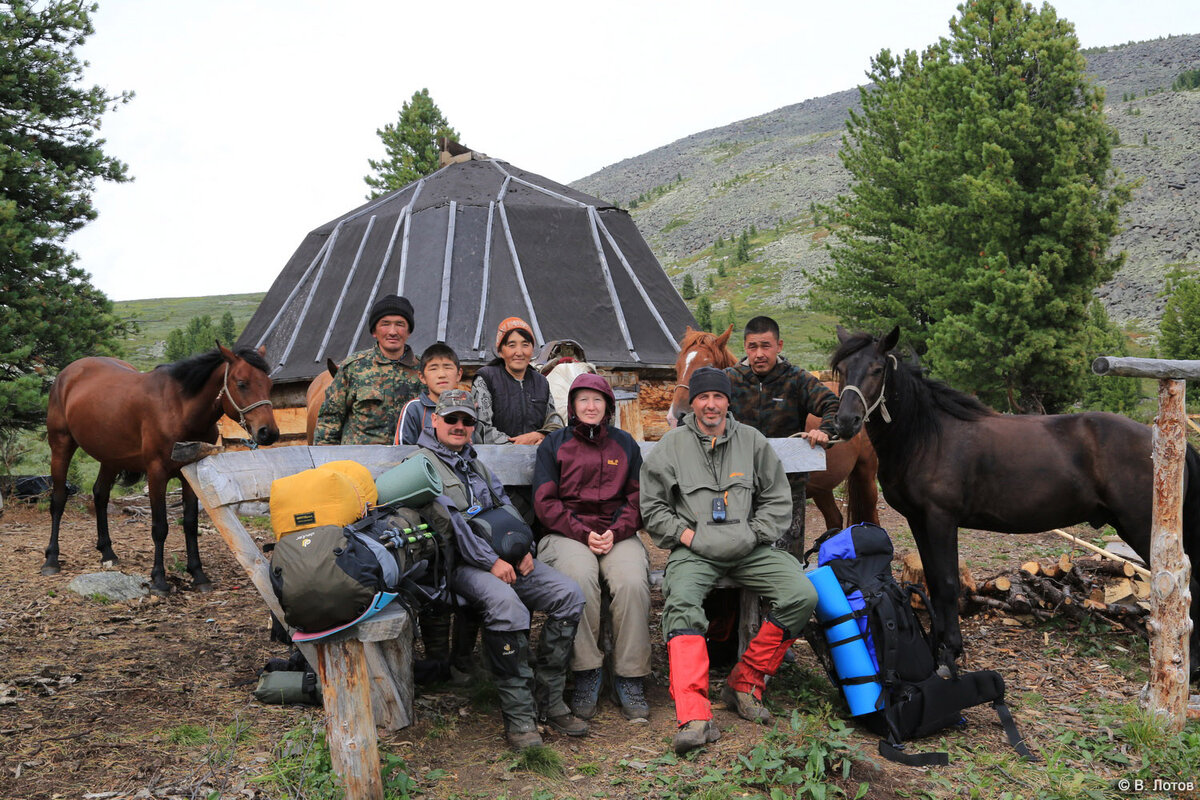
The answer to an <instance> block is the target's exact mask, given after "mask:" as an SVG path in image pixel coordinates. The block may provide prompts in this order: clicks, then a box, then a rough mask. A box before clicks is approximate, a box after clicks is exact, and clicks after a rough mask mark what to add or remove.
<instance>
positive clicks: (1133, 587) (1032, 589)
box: [963, 553, 1150, 638]
mask: <svg viewBox="0 0 1200 800" xmlns="http://www.w3.org/2000/svg"><path fill="white" fill-rule="evenodd" d="M1149 597H1150V585H1149V584H1148V583H1147V582H1146V581H1145V580H1144V579H1143V578H1142V576H1141V575H1139V574H1138V569H1137V567H1136V566H1134V565H1133V564H1131V563H1129V562H1127V561H1112V560H1107V559H1103V558H1078V559H1072V558H1071V557H1070V555H1069V554H1066V553H1064V554H1063V555H1062V556H1061V557H1059V559H1058V560H1057V561H1027V562H1025V563H1024V564H1022V565H1021V568H1020V569H1019V570H1017V571H1016V572H1013V573H1005V574H1001V575H997V576H996V577H995V578H992V579H991V580H987V581H984V582H983V583H982V584H980V586H979V587H978V591H975V592H971V591H969V590H968V591H965V592H964V594H963V601H964V606H965V609H964V610H965V612H966V613H970V611H972V610H983V609H990V610H992V611H995V612H999V613H1001V614H1005V615H1009V616H1011V617H1014V618H1017V619H1019V618H1021V617H1026V618H1028V617H1032V618H1035V619H1041V620H1044V619H1049V618H1051V617H1053V616H1055V615H1065V616H1066V617H1067V618H1068V619H1071V620H1073V621H1075V622H1083V621H1085V620H1088V619H1091V620H1093V621H1095V620H1103V621H1105V622H1108V623H1109V624H1111V625H1120V626H1123V627H1125V628H1128V629H1129V630H1131V631H1134V632H1135V633H1138V634H1141V635H1142V636H1145V637H1147V638H1148V636H1149V634H1148V632H1147V630H1146V620H1147V619H1148V617H1149V609H1150V606H1149V603H1148V599H1149Z"/></svg>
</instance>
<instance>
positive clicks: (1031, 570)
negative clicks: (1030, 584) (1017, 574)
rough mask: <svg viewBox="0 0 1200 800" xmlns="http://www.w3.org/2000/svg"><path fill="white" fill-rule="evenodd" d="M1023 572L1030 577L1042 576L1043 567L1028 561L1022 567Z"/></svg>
mask: <svg viewBox="0 0 1200 800" xmlns="http://www.w3.org/2000/svg"><path fill="white" fill-rule="evenodd" d="M1021 572H1024V573H1026V574H1029V575H1040V574H1041V572H1042V565H1041V564H1039V563H1038V562H1036V561H1026V562H1025V563H1024V564H1022V565H1021Z"/></svg>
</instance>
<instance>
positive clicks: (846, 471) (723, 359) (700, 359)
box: [667, 325, 879, 530]
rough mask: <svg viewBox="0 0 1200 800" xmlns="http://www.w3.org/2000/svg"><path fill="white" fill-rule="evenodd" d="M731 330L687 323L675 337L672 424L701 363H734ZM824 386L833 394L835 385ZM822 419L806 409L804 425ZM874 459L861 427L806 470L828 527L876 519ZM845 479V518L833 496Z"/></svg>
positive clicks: (683, 408) (811, 493)
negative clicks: (811, 469)
mask: <svg viewBox="0 0 1200 800" xmlns="http://www.w3.org/2000/svg"><path fill="white" fill-rule="evenodd" d="M732 334H733V326H732V325H730V326H729V327H728V328H727V329H726V330H725V332H724V333H722V334H720V335H717V334H713V333H708V332H706V331H697V330H692V327H691V326H690V325H689V326H688V328H687V331H685V332H684V334H683V339H682V340H681V341H680V342H679V357H678V358H677V359H676V360H675V390H674V392H673V393H672V396H671V408H670V411H668V412H667V423H668V424H669V425H671V427H674V426H675V425H676V423H677V422H678V421H679V418H680V417H682V416H683V415H684V414H685V413H687V412H688V411H689V410H690V408H689V406H688V402H687V398H688V389H687V387H688V381H690V380H691V377H692V373H693V372H695V371H696V370H697V369H699V368H700V367H717V368H719V369H724V368H725V367H732V366H734V365H735V364H737V356H735V355H734V354H733V351H732V350H730V349H729V337H730V336H731V335H732ZM825 385H826V386H829V388H830V389H832V390H833V391H834V392H835V393H837V391H838V388H837V386H836V385H831V384H828V383H827V384H825ZM820 424H821V420H820V419H819V418H818V417H815V416H813V415H812V414H809V415H808V419H807V420H806V421H805V425H804V429H805V430H806V431H811V430H814V429H815V428H817V427H818V426H819V425H820ZM877 463H878V462H877V460H876V458H875V450H874V449H873V448H872V447H871V442H870V440H869V439H868V438H867V436H866V434H865V433H862V432H860V433H858V434H855V435H854V436H852V437H850V438H849V439H846V440H843V441H839V442H838V443H836V444H834V445H833V447H831V448H829V449H828V450H826V451H825V469H823V470H821V471H820V472H810V473H809V475H808V490H807V491H808V496H809V497H811V498H812V499H813V503H814V504H815V505H816V507H817V509H818V510H820V512H821V516H822V517H823V518H824V520H825V528H826V530H828V529H830V528H837V529H838V530H841V529H842V527H843V524H854V523H858V522H872V523H874V524H876V525H878V524H879V510H878V508H876V505H877V503H878V502H879V490H878V489H877V488H876V486H875V469H876V465H877ZM843 481H844V482H846V493H847V503H846V514H847V516H848V518H849V522H846V518H845V517H843V516H842V510H841V508H840V507H839V506H838V503H837V500H836V499H835V498H834V496H833V490H834V489H835V488H837V487H838V486H839V485H840V484H841V483H842V482H843Z"/></svg>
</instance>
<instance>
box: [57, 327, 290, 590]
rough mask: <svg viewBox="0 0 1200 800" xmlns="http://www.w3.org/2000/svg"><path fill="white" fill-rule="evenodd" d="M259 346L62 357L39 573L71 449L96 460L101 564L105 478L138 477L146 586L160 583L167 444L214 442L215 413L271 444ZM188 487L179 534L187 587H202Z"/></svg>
mask: <svg viewBox="0 0 1200 800" xmlns="http://www.w3.org/2000/svg"><path fill="white" fill-rule="evenodd" d="M264 353H265V350H264V348H259V349H258V350H252V349H250V348H242V349H239V350H238V351H237V353H234V352H232V351H231V350H229V349H228V348H225V347H222V346H220V345H217V349H214V350H210V351H208V352H207V353H202V354H200V355H197V356H192V357H191V358H186V359H183V360H182V361H176V362H175V363H173V364H165V365H163V366H160V367H157V368H155V369H154V370H153V371H151V372H144V373H143V372H138V371H137V370H136V369H134V367H133V366H132V365H131V364H127V363H126V362H124V361H120V360H118V359H115V358H81V359H79V360H78V361H73V362H72V363H70V364H68V365H67V366H66V367H65V368H64V369H63V371H62V372H60V373H59V375H58V377H57V378H56V379H55V381H54V385H53V386H52V387H51V389H50V401H49V406H48V408H47V411H46V439H47V441H48V442H49V445H50V477H51V480H52V482H53V489H52V490H51V494H50V520H51V522H50V543H49V545H48V546H47V547H46V562H45V564H43V565H42V574H43V575H54V574H57V573H58V571H59V569H60V566H59V560H58V552H59V551H58V529H59V523H60V522H61V521H62V513H63V507H64V506H65V505H66V501H67V488H66V481H67V467H68V466H69V465H70V463H71V457H72V456H73V455H74V454H75V450H76V449H77V448H83V451H84V452H85V453H87V454H88V455H90V456H91V457H92V458H94V459H96V460H97V461H99V462H100V471H99V473H98V474H97V476H96V483H95V486H94V487H93V489H92V496H93V498H94V500H95V506H96V549H97V550H99V551H100V560H101V561H102V562H103V563H104V564H115V563H117V556H116V554H115V553H113V550H112V540H111V539H110V538H109V533H108V513H107V512H108V497H109V492H110V491H111V489H112V485H113V482H114V481H115V480H116V479H117V478H118V476H123V477H124V478H125V479H126V482H131V481H132V480H133V479H135V478H136V477H137V476H138V475H139V474H143V473H144V474H145V475H146V479H147V480H146V484H147V489H148V491H149V494H150V512H151V535H152V536H153V538H154V569H153V571H152V572H151V573H150V586H151V589H152V590H154V592H155V593H158V594H166V593H167V592H168V591H169V588H168V586H167V580H166V570H165V569H164V568H163V543H164V542H165V541H166V538H167V529H168V525H167V501H166V494H167V481H168V480H170V479H171V478H177V477H179V470H180V468H181V467H182V466H183V465H182V464H180V463H179V462H176V461H174V460H172V458H171V449H172V448H173V447H174V445H175V443H176V442H190V441H203V442H216V441H217V420H219V419H220V418H221V414H222V413H225V414H228V415H229V416H230V417H231V418H233V419H237V420H238V421H239V422H240V423H241V425H242V427H243V428H245V429H246V431H247V433H249V434H250V435H251V437H253V440H254V442H255V443H256V444H255V446H257V445H259V444H263V445H266V444H272V443H273V442H275V440H277V439H278V438H279V428H278V427H277V426H276V424H275V415H274V414H273V413H272V409H271V400H270V396H271V379H270V378H269V377H268V376H267V371H268V368H267V362H266V361H265V360H263V355H264ZM198 513H199V509H198V505H197V502H196V494H195V493H194V492H193V491H192V489H191V487H190V486H189V485H188V483H187V481H183V532H184V536H185V538H186V541H187V570H188V572H189V573H190V574H191V576H192V581H193V583H194V584H195V586H196V588H198V589H201V590H204V591H207V590H208V589H210V588H211V583H210V582H209V580H208V577H207V576H206V575H205V574H204V569H203V567H202V566H201V564H200V550H199V547H198V545H197V542H196V535H197V521H198Z"/></svg>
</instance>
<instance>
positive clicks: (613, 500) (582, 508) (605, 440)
mask: <svg viewBox="0 0 1200 800" xmlns="http://www.w3.org/2000/svg"><path fill="white" fill-rule="evenodd" d="M580 389H592V390H594V391H597V392H600V393H601V394H603V395H604V397H605V406H606V407H607V408H606V411H605V414H604V419H603V420H602V421H601V422H600V424H599V425H586V424H584V423H583V422H580V421H579V419H578V418H577V417H576V416H575V392H577V391H578V390H580ZM616 406H617V401H616V398H615V397H614V396H613V391H612V388H611V387H610V386H609V385H608V381H606V380H605V379H604V378H602V377H600V376H599V375H593V374H591V373H584V374H583V375H580V376H579V377H577V378H576V379H575V380H574V381H573V382H572V383H571V390H570V391H569V392H568V393H567V407H568V409H569V410H568V422H567V427H565V428H561V429H559V430H557V431H554V432H553V433H551V434H550V435H549V436H547V437H546V438H545V439H544V440H543V441H542V443H541V444H540V445H538V451H537V463H536V464H535V466H534V469H533V487H534V494H533V509H534V512H535V513H536V514H537V517H538V519H539V520H540V521H541V523H542V524H543V525H545V526H546V528H548V529H549V530H551V531H553V532H554V533H558V534H561V535H563V536H566V537H568V538H571V539H575V540H576V541H579V542H582V543H583V544H587V539H588V534H589V533H590V532H592V531H595V532H596V533H604V531H606V530H611V531H612V532H613V543H614V544H615V543H616V542H619V541H621V540H622V539H628V538H629V537H630V536H633V535H634V534H635V533H637V530H638V528H640V527H641V526H642V517H641V511H640V510H639V505H638V494H639V491H638V474H639V473H640V472H641V469H642V451H641V450H640V449H639V448H638V444H637V442H635V441H634V440H633V437H632V436H630V435H629V434H628V433H626V432H625V431H623V430H621V429H620V428H614V427H611V426H610V425H609V422H610V421H611V420H612V417H613V413H614V411H615V410H616Z"/></svg>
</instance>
